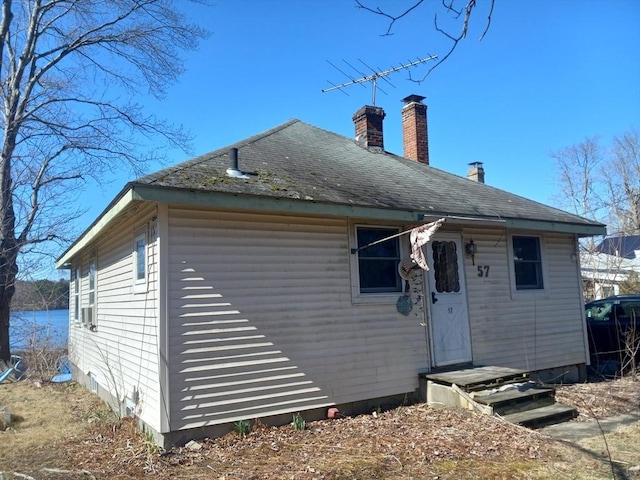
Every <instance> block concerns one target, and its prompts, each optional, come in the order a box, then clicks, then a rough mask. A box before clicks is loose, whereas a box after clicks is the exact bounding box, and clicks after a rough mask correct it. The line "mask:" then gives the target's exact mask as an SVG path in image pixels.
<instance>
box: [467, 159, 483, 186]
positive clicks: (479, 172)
mask: <svg viewBox="0 0 640 480" xmlns="http://www.w3.org/2000/svg"><path fill="white" fill-rule="evenodd" d="M467 178H468V179H469V180H473V181H474V182H479V183H484V168H482V162H471V163H470V164H469V170H467Z"/></svg>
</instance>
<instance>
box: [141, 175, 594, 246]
mask: <svg viewBox="0 0 640 480" xmlns="http://www.w3.org/2000/svg"><path fill="white" fill-rule="evenodd" d="M134 198H135V199H136V200H144V201H156V202H168V203H179V204H189V205H200V206H208V207H211V206H216V207H218V208H229V209H243V210H259V211H268V212H274V213H275V212H279V213H291V214H308V215H329V216H339V217H352V218H369V219H376V220H388V221H404V222H423V221H425V220H436V219H438V218H443V217H444V218H447V219H448V221H449V223H452V224H469V223H472V224H474V225H480V224H487V225H493V226H496V225H501V226H503V227H505V228H510V229H520V230H537V231H545V232H558V233H571V234H576V235H578V236H581V237H588V236H595V235H605V234H606V226H605V225H602V224H599V223H595V222H594V223H589V224H586V223H565V222H552V221H543V220H527V219H504V218H498V217H495V216H473V217H471V216H464V215H456V214H452V213H451V212H434V211H429V212H425V211H420V210H401V209H393V208H379V207H366V206H360V205H345V204H338V203H329V202H317V201H313V200H299V199H293V198H282V197H268V196H258V195H244V194H233V193H221V192H205V191H199V190H185V189H179V188H167V187H155V186H150V185H140V184H136V185H134Z"/></svg>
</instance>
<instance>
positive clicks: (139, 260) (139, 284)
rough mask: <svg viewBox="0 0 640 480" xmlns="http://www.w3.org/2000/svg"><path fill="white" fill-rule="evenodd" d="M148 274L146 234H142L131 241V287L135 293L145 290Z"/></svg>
mask: <svg viewBox="0 0 640 480" xmlns="http://www.w3.org/2000/svg"><path fill="white" fill-rule="evenodd" d="M148 274H149V272H148V266H147V234H146V232H142V233H138V235H136V236H135V237H134V239H133V285H134V291H135V292H141V291H145V290H146V286H147V276H148Z"/></svg>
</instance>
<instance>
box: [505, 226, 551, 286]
mask: <svg viewBox="0 0 640 480" xmlns="http://www.w3.org/2000/svg"><path fill="white" fill-rule="evenodd" d="M511 244H512V249H513V250H512V252H513V268H514V274H515V275H514V278H515V288H516V290H542V289H544V280H543V271H542V250H541V248H540V237H534V236H525V235H512V237H511Z"/></svg>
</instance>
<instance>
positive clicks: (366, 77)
mask: <svg viewBox="0 0 640 480" xmlns="http://www.w3.org/2000/svg"><path fill="white" fill-rule="evenodd" d="M437 58H438V55H431V56H429V57H425V58H420V59H418V60H415V61H413V62H409V63H405V64H402V65H398V66H397V67H393V68H390V69H388V70H383V71H381V72H376V71H375V70H374V72H373V73H372V74H370V75H364V74H363V73H362V72H359V71H358V70H356V68H355V67H353V66H352V65H350V64H349V63H348V62H347V61H346V60H343V61H344V62H345V63H346V64H347V65H349V66H350V67H351V68H353V69H354V70H355V71H356V72H358V73H359V74H360V75H363V76H362V77H360V78H351V75H348V74H347V73H345V72H343V71H342V70H340V69H339V68H338V67H336V66H335V65H334V64H332V63H331V62H329V61H328V60H327V62H328V63H329V65H331V66H332V67H333V68H335V69H336V70H338V71H339V72H340V73H342V74H343V75H345V76H347V77H349V78H351V80H350V81H348V82H345V83H341V84H340V85H333V84H332V85H333V86H332V87H329V88H325V89H323V90H322V93H325V92H330V91H332V90H342V89H343V88H345V87H348V86H349V85H354V84H357V83H359V84H363V83H366V82H371V83H372V85H373V89H372V99H371V100H372V105H375V104H376V89H377V88H378V79H379V78H382V79H383V80H386V81H387V83H389V84H390V85H391V83H390V82H389V81H388V80H387V79H386V78H384V77H386V76H387V75H390V74H392V73H394V72H397V71H399V70H404V69H406V68H411V67H415V66H417V65H420V64H422V63H426V62H428V61H430V60H435V59H437ZM360 61H361V62H362V60H360ZM362 63H363V64H364V65H366V64H365V63H364V62H362ZM367 67H368V68H369V69H371V70H373V68H371V67H369V66H368V65H367ZM329 83H331V82H329ZM381 91H382V89H381ZM383 93H384V92H383ZM345 95H347V94H346V93H345Z"/></svg>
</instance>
